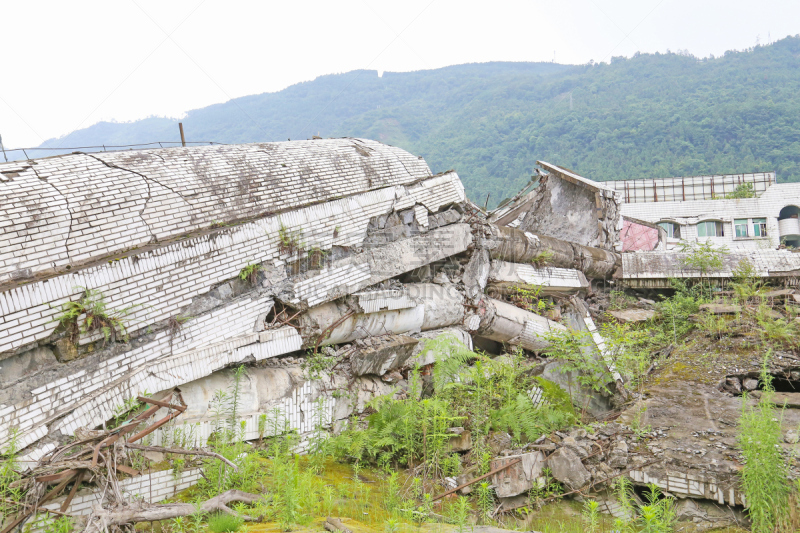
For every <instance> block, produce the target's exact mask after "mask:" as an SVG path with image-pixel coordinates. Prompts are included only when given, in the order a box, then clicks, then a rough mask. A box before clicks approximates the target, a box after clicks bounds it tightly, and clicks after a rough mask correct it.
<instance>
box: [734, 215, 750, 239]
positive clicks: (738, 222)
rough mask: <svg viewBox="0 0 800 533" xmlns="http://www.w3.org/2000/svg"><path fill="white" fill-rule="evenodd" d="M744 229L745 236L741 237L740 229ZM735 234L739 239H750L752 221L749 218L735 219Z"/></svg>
mask: <svg viewBox="0 0 800 533" xmlns="http://www.w3.org/2000/svg"><path fill="white" fill-rule="evenodd" d="M741 227H744V235H739V228H741ZM733 234H734V235H735V236H736V238H737V239H745V238H747V237H750V219H749V218H735V219H733Z"/></svg>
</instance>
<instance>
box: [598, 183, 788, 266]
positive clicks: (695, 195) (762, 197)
mask: <svg viewBox="0 0 800 533" xmlns="http://www.w3.org/2000/svg"><path fill="white" fill-rule="evenodd" d="M605 185H607V186H608V187H610V188H613V189H615V190H617V191H618V192H619V193H620V195H621V197H622V202H623V204H622V214H623V215H624V216H628V217H633V218H638V219H640V220H644V221H647V222H651V223H655V224H659V225H660V226H661V227H663V228H664V229H665V230H666V231H667V236H668V239H667V249H674V248H675V247H676V246H677V245H678V244H679V243H681V242H682V241H683V242H692V241H710V242H712V243H713V244H715V245H725V246H727V247H728V248H729V249H764V250H768V249H773V250H774V249H777V248H779V247H780V246H781V245H785V246H786V247H791V248H800V218H798V215H800V183H781V184H778V183H776V181H775V173H774V172H766V173H757V174H733V175H724V176H694V177H686V178H664V179H638V180H621V181H611V182H606V183H605ZM737 188H739V190H741V189H742V188H747V189H748V190H750V191H752V192H753V193H754V194H755V197H754V198H736V199H728V198H726V196H729V195H730V194H731V193H733V192H734V191H735V190H737Z"/></svg>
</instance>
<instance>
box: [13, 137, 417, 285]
mask: <svg viewBox="0 0 800 533" xmlns="http://www.w3.org/2000/svg"><path fill="white" fill-rule="evenodd" d="M365 154H366V155H365ZM0 172H4V173H5V172H17V175H16V176H12V175H10V174H2V175H3V180H2V181H0V220H3V221H4V222H5V223H4V224H3V225H1V226H0V228H2V233H0V283H2V282H5V281H8V280H10V279H11V275H12V273H13V272H15V271H18V270H22V269H31V271H32V272H33V273H35V272H38V271H43V270H47V269H50V268H54V267H62V266H65V265H68V264H73V265H75V264H78V263H80V262H83V261H87V260H90V259H92V258H98V257H103V256H105V255H107V254H113V253H117V252H120V251H122V250H126V249H130V248H135V247H138V246H142V245H145V244H148V243H150V242H152V241H151V240H152V238H153V237H155V238H157V239H158V240H165V239H169V238H173V237H176V236H179V235H181V234H183V233H186V232H189V231H193V230H196V229H201V228H205V227H209V226H210V225H211V224H212V223H214V222H222V223H224V222H228V221H231V220H241V219H244V218H250V217H255V216H259V215H262V214H263V213H265V212H274V211H279V210H284V209H296V208H298V207H301V206H303V205H308V204H312V203H316V202H326V201H329V200H332V199H334V198H341V197H343V196H348V195H352V194H357V193H363V192H365V191H369V190H375V189H380V188H385V187H391V186H397V185H403V184H411V183H414V182H415V181H417V180H420V179H424V178H427V177H429V176H430V175H431V173H430V169H429V168H428V166H427V164H426V163H425V161H424V160H423V159H421V158H418V157H415V156H413V155H412V154H409V153H408V152H406V151H404V150H402V149H400V148H395V147H392V146H387V145H384V144H381V143H378V142H375V141H368V140H361V139H327V140H314V141H294V142H285V143H256V144H241V145H226V146H204V147H191V148H169V149H154V150H136V151H121V152H109V153H95V154H91V155H89V154H71V155H65V156H60V157H54V158H48V159H40V160H37V161H31V162H25V163H19V162H14V163H9V164H0Z"/></svg>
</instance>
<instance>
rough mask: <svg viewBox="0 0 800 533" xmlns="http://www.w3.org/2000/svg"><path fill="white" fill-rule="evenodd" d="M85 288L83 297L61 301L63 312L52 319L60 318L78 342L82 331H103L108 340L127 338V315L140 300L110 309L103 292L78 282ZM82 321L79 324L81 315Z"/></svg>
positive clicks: (61, 322)
mask: <svg viewBox="0 0 800 533" xmlns="http://www.w3.org/2000/svg"><path fill="white" fill-rule="evenodd" d="M75 289H80V290H82V291H83V295H82V296H81V298H80V300H78V301H76V302H73V301H69V302H64V303H63V304H61V313H59V314H58V315H57V316H56V317H55V318H54V319H53V320H52V321H53V322H59V323H60V324H61V327H62V328H63V329H64V330H65V331H66V332H67V334H68V335H69V338H70V340H72V342H77V340H78V337H79V336H80V335H86V334H91V333H93V332H95V331H100V332H102V334H103V338H104V339H105V342H108V341H109V340H112V339H113V340H114V341H117V340H124V341H125V342H127V341H128V329H127V324H126V322H125V318H126V317H127V316H128V315H130V314H131V313H132V312H133V310H134V309H136V308H137V307H141V304H135V305H129V306H127V307H124V308H122V309H117V310H113V311H112V310H109V309H108V308H107V305H106V301H105V297H104V295H103V293H102V292H101V291H99V290H96V289H87V288H86V287H82V286H78V287H75ZM81 317H83V321H82V322H81V323H80V324H79V323H78V321H79V319H80V318H81Z"/></svg>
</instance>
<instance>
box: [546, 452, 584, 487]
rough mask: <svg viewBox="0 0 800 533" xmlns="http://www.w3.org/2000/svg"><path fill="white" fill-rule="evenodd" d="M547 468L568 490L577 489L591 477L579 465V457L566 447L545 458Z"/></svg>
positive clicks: (581, 465) (581, 464)
mask: <svg viewBox="0 0 800 533" xmlns="http://www.w3.org/2000/svg"><path fill="white" fill-rule="evenodd" d="M547 467H548V468H549V469H550V473H551V474H552V475H553V477H554V478H555V479H556V480H557V481H559V482H561V483H563V484H564V486H565V487H568V488H569V489H570V490H576V489H579V488H581V487H583V486H584V485H586V484H587V483H588V482H589V481H590V480H591V479H592V475H591V474H590V473H589V471H588V470H586V467H584V466H583V463H581V459H580V457H578V456H577V455H575V452H573V451H572V450H571V449H570V448H568V447H564V448H559V449H558V450H556V451H555V452H553V454H552V455H550V457H548V458H547Z"/></svg>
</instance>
